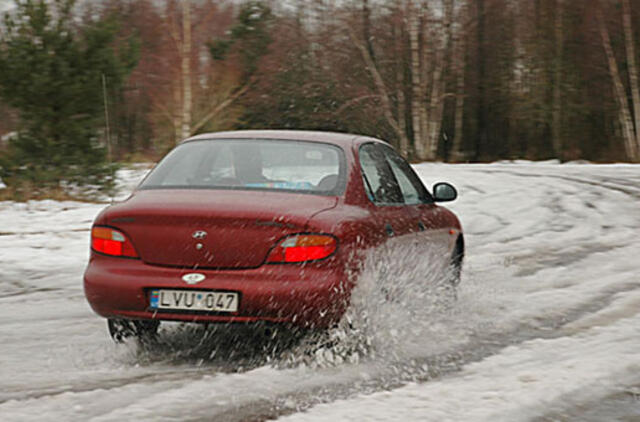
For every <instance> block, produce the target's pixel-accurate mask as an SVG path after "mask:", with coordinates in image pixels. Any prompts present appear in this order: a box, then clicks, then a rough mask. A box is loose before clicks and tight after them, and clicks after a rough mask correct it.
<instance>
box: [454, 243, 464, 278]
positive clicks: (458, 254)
mask: <svg viewBox="0 0 640 422" xmlns="http://www.w3.org/2000/svg"><path fill="white" fill-rule="evenodd" d="M463 260H464V240H463V239H462V236H461V237H458V240H457V241H456V247H455V249H454V250H453V254H452V255H451V283H452V284H453V285H454V286H457V285H458V284H460V278H461V277H462V261H463Z"/></svg>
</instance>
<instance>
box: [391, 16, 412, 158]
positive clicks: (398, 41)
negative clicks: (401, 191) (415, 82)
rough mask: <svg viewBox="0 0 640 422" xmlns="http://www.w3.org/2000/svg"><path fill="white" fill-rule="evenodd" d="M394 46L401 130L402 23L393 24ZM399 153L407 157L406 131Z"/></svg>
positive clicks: (403, 124) (403, 106) (403, 122)
mask: <svg viewBox="0 0 640 422" xmlns="http://www.w3.org/2000/svg"><path fill="white" fill-rule="evenodd" d="M400 16H401V12H400V11H398V18H399V17H400ZM393 35H394V44H395V45H394V47H395V56H396V57H395V63H396V100H397V116H398V125H400V127H402V129H403V131H405V128H406V113H407V110H406V104H405V96H404V54H403V52H404V42H403V33H402V25H398V24H396V25H394V33H393ZM400 154H402V156H403V157H405V158H408V157H409V140H408V139H407V136H406V133H405V135H404V137H403V138H401V139H400Z"/></svg>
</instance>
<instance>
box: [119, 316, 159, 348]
mask: <svg viewBox="0 0 640 422" xmlns="http://www.w3.org/2000/svg"><path fill="white" fill-rule="evenodd" d="M107 325H108V327H109V334H111V338H112V339H113V340H114V341H115V342H116V343H123V342H124V341H125V340H126V339H128V338H131V337H137V338H138V339H139V340H141V341H145V340H151V339H153V338H155V336H156V333H157V332H158V327H159V326H160V322H159V321H146V320H140V321H139V320H130V319H109V320H107Z"/></svg>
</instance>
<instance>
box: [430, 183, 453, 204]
mask: <svg viewBox="0 0 640 422" xmlns="http://www.w3.org/2000/svg"><path fill="white" fill-rule="evenodd" d="M457 197H458V192H457V191H456V188H454V187H453V186H452V185H450V184H449V183H436V184H435V185H433V199H434V200H435V201H436V202H448V201H453V200H455V199H456V198H457Z"/></svg>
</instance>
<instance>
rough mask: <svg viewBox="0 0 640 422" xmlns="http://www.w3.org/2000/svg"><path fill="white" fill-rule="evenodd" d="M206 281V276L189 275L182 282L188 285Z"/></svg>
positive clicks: (184, 276)
mask: <svg viewBox="0 0 640 422" xmlns="http://www.w3.org/2000/svg"><path fill="white" fill-rule="evenodd" d="M204 279H205V276H204V274H199V273H189V274H185V275H183V276H182V281H184V282H185V283H187V284H197V283H200V282H201V281H202V280H204Z"/></svg>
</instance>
